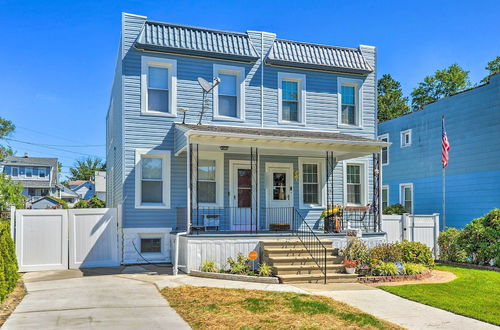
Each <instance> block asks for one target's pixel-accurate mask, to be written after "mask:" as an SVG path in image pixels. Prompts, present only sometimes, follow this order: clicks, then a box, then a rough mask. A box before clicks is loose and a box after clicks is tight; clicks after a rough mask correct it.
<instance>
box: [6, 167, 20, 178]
mask: <svg viewBox="0 0 500 330" xmlns="http://www.w3.org/2000/svg"><path fill="white" fill-rule="evenodd" d="M10 171H11V172H10V175H11V176H18V175H19V168H18V167H12V168H11V169H10ZM7 174H9V173H7Z"/></svg>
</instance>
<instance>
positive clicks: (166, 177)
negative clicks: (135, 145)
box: [135, 149, 171, 209]
mask: <svg viewBox="0 0 500 330" xmlns="http://www.w3.org/2000/svg"><path fill="white" fill-rule="evenodd" d="M143 157H152V158H161V159H162V180H163V181H162V183H163V186H162V192H163V196H162V203H147V204H143V203H142V202H141V198H142V184H141V183H142V182H141V181H142V166H141V159H142V158H143ZM170 159H171V157H170V151H169V150H154V149H135V208H136V209H169V208H170V187H171V173H170V169H171V166H170Z"/></svg>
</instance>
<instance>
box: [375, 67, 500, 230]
mask: <svg viewBox="0 0 500 330" xmlns="http://www.w3.org/2000/svg"><path fill="white" fill-rule="evenodd" d="M443 115H444V116H445V117H446V132H447V135H448V140H449V142H450V144H451V150H450V151H449V165H448V167H447V168H446V226H449V227H459V228H461V227H463V226H465V225H466V224H467V223H469V222H470V221H471V220H472V219H474V218H477V217H480V216H483V215H484V214H486V213H487V212H488V211H490V210H491V209H493V208H497V207H499V206H500V74H496V75H494V76H492V77H491V78H490V82H489V83H487V84H484V85H481V86H477V87H474V88H471V89H469V90H466V91H464V92H461V93H458V94H455V95H453V96H450V97H447V98H444V99H441V100H439V101H436V102H434V103H432V104H429V105H427V106H425V107H424V108H423V109H422V110H420V111H416V112H412V113H410V114H407V115H404V116H401V117H399V118H396V119H393V120H389V121H386V122H383V123H381V124H379V138H380V139H384V141H387V142H390V143H391V145H390V147H388V148H387V149H386V150H384V152H383V154H384V156H383V193H382V196H383V197H384V201H383V204H384V205H390V204H395V203H401V204H403V205H404V206H405V207H406V209H407V210H408V212H411V213H416V214H432V213H440V214H443V209H442V196H443V195H442V188H443V181H442V166H441V117H442V116H443ZM441 226H442V224H441Z"/></svg>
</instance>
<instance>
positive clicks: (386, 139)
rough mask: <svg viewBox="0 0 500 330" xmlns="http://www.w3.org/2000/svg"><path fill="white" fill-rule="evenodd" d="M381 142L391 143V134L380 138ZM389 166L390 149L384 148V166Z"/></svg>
mask: <svg viewBox="0 0 500 330" xmlns="http://www.w3.org/2000/svg"><path fill="white" fill-rule="evenodd" d="M378 139H379V140H380V141H384V142H389V134H383V135H380V136H379V137H378ZM388 164H389V147H383V148H382V165H388Z"/></svg>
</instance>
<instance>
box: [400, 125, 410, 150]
mask: <svg viewBox="0 0 500 330" xmlns="http://www.w3.org/2000/svg"><path fill="white" fill-rule="evenodd" d="M409 146H411V129H407V130H406V131H401V147H409Z"/></svg>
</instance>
